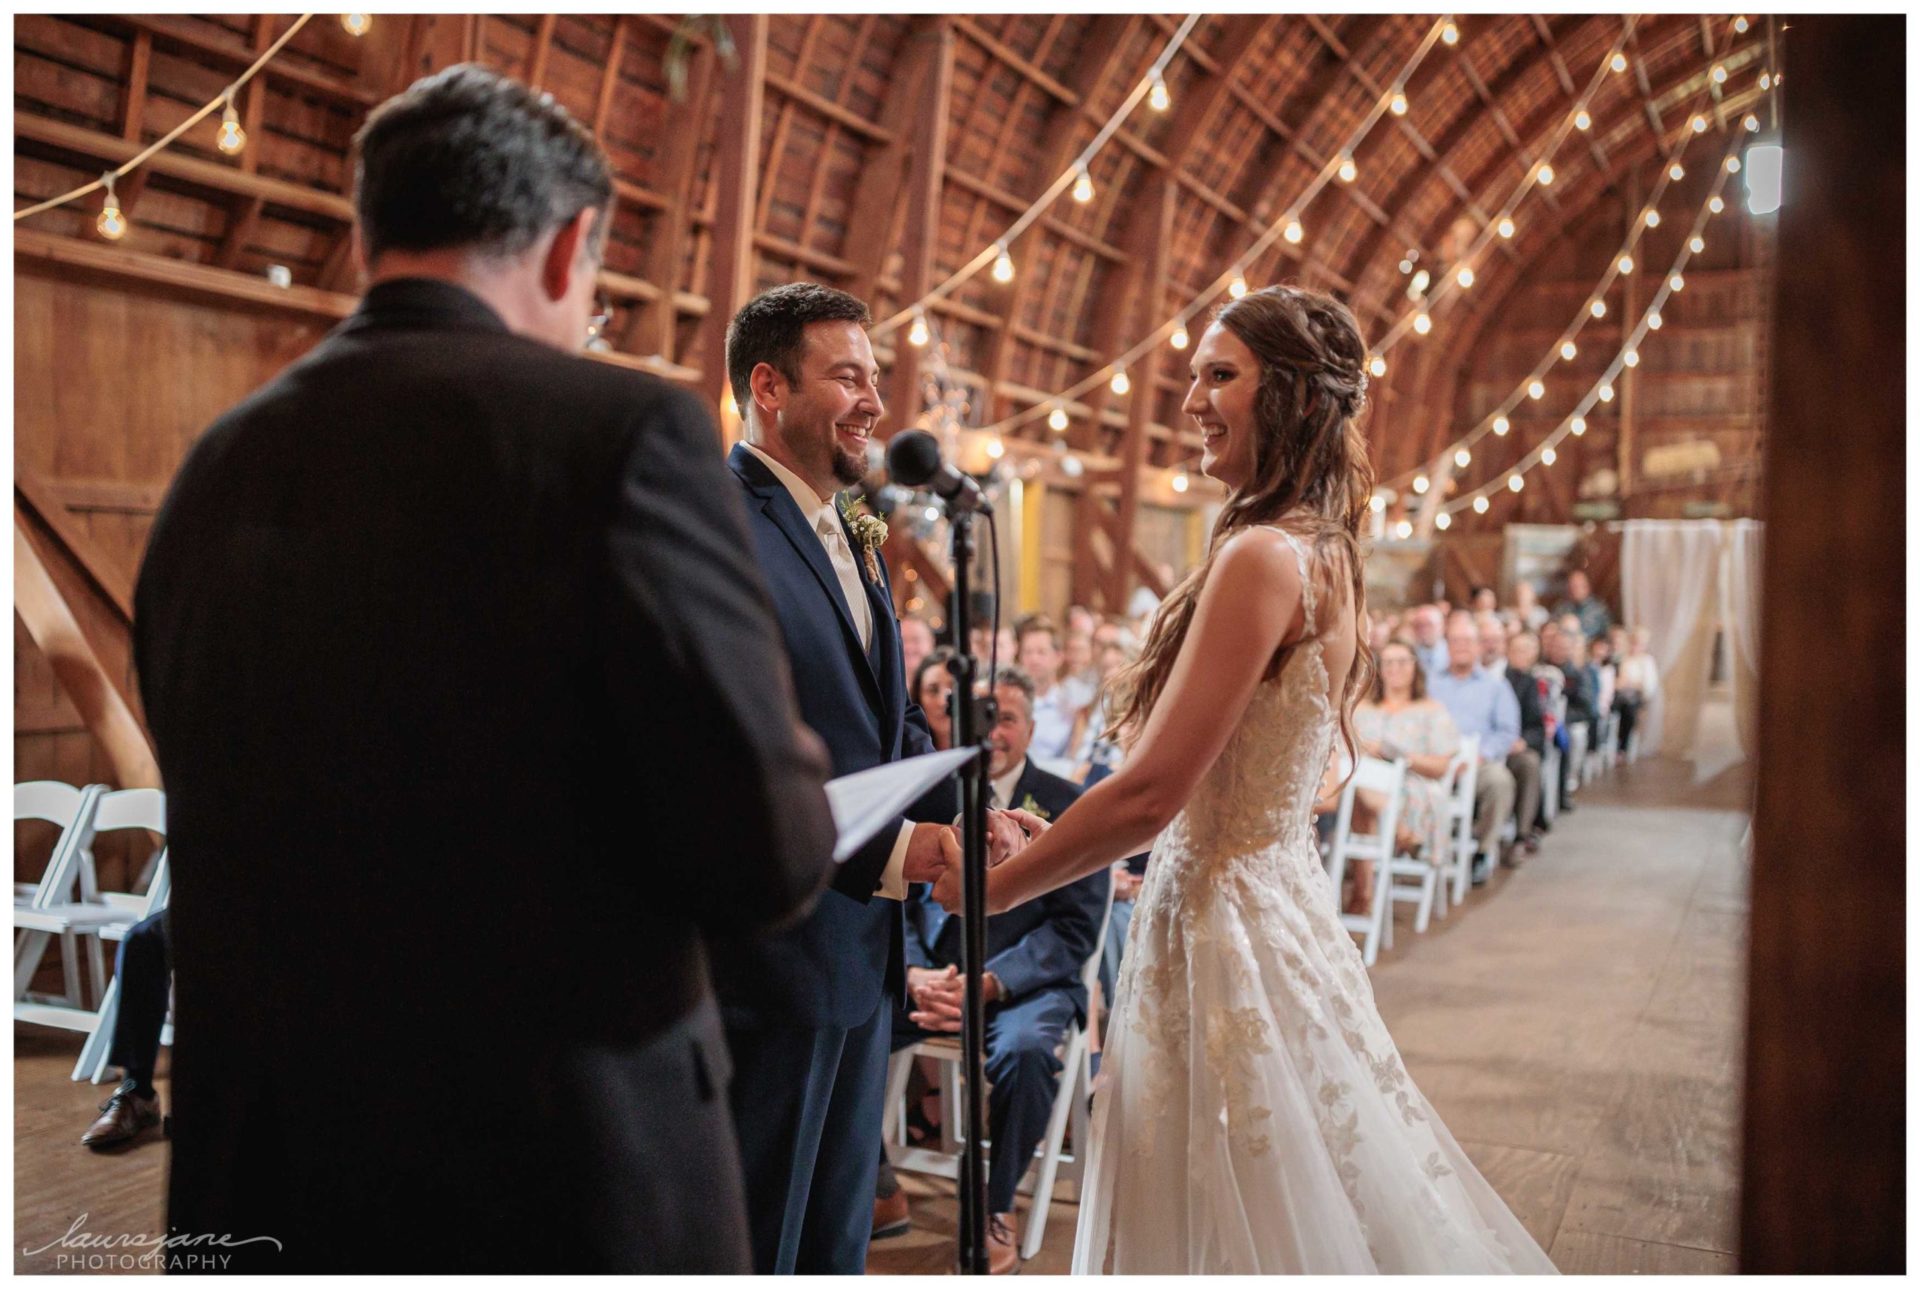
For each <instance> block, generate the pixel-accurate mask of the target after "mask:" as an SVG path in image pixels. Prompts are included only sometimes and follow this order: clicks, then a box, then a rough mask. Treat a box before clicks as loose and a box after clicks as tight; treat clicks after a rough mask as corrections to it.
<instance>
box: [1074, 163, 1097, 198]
mask: <svg viewBox="0 0 1920 1289" xmlns="http://www.w3.org/2000/svg"><path fill="white" fill-rule="evenodd" d="M1073 199H1074V200H1075V201H1077V202H1079V203H1080V204H1081V205H1082V206H1084V205H1086V204H1087V203H1088V202H1090V201H1092V200H1093V176H1092V175H1091V174H1088V173H1087V168H1086V167H1085V166H1081V167H1080V173H1079V175H1078V176H1076V177H1075V179H1074V181H1073Z"/></svg>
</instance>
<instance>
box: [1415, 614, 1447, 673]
mask: <svg viewBox="0 0 1920 1289" xmlns="http://www.w3.org/2000/svg"><path fill="white" fill-rule="evenodd" d="M1446 622H1447V620H1446V618H1445V617H1443V616H1442V615H1441V613H1440V606H1439V605H1437V604H1422V605H1419V606H1417V607H1415V608H1413V609H1411V610H1409V611H1408V613H1407V625H1408V626H1409V627H1410V628H1411V629H1412V631H1413V651H1414V657H1415V658H1417V659H1418V660H1419V662H1420V670H1421V671H1424V672H1425V673H1426V674H1427V679H1429V680H1431V679H1433V677H1434V675H1435V673H1437V672H1442V671H1445V670H1446V669H1447V639H1446Z"/></svg>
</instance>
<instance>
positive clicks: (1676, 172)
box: [1667, 161, 1687, 183]
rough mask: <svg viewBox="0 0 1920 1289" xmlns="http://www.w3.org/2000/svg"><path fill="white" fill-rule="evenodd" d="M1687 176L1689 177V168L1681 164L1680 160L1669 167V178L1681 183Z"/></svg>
mask: <svg viewBox="0 0 1920 1289" xmlns="http://www.w3.org/2000/svg"><path fill="white" fill-rule="evenodd" d="M1686 177H1687V168H1686V167H1685V166H1683V165H1681V164H1680V163H1679V162H1678V161H1676V162H1674V163H1673V164H1672V165H1670V166H1668V167H1667V178H1669V179H1671V180H1673V181H1674V182H1675V183H1679V182H1680V181H1681V180H1682V179H1685V178H1686Z"/></svg>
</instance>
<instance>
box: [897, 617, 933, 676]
mask: <svg viewBox="0 0 1920 1289" xmlns="http://www.w3.org/2000/svg"><path fill="white" fill-rule="evenodd" d="M932 652H933V628H932V627H930V626H928V625H927V624H926V623H925V622H923V621H921V620H920V619H919V618H901V619H900V662H901V665H902V668H903V670H905V672H906V674H907V675H909V676H911V675H912V674H913V673H914V672H915V671H916V670H917V669H918V668H919V666H920V660H921V659H922V658H925V657H926V656H927V655H928V654H930V653H932Z"/></svg>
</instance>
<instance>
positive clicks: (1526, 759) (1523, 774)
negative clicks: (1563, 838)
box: [1477, 613, 1547, 859]
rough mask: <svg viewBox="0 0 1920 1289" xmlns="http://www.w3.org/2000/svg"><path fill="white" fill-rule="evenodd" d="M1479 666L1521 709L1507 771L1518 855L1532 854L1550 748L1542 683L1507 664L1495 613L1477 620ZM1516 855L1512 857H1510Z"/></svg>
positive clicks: (1501, 629)
mask: <svg viewBox="0 0 1920 1289" xmlns="http://www.w3.org/2000/svg"><path fill="white" fill-rule="evenodd" d="M1477 625H1478V627H1479V631H1480V665H1481V667H1483V668H1484V669H1485V670H1487V671H1488V672H1490V673H1491V674H1493V675H1495V676H1498V677H1500V678H1501V679H1502V680H1505V681H1506V682H1507V684H1509V685H1510V686H1512V687H1513V697H1514V701H1515V703H1516V704H1517V705H1518V706H1519V709H1520V738H1519V740H1518V741H1517V742H1515V743H1514V745H1513V748H1512V750H1511V751H1509V752H1508V753H1507V770H1508V772H1509V773H1511V774H1512V775H1513V787H1514V807H1513V819H1514V829H1515V832H1516V833H1517V834H1518V837H1519V845H1518V846H1517V847H1516V850H1515V854H1527V855H1531V854H1534V853H1535V852H1537V851H1538V850H1539V849H1540V839H1539V833H1538V831H1537V830H1536V828H1535V822H1536V820H1537V819H1538V818H1539V815H1540V758H1541V757H1542V756H1544V755H1545V754H1546V750H1547V725H1546V721H1545V720H1543V719H1542V717H1541V714H1540V686H1539V683H1538V682H1537V681H1535V680H1534V678H1533V673H1532V671H1530V670H1528V669H1527V668H1517V669H1516V668H1513V667H1509V666H1508V665H1507V660H1508V653H1509V650H1510V648H1511V646H1510V645H1509V643H1508V641H1507V631H1506V628H1505V627H1503V626H1501V625H1500V620H1499V619H1498V618H1496V617H1494V616H1493V615H1492V614H1490V613H1489V614H1486V615H1484V616H1482V617H1481V618H1480V619H1479V621H1478V624H1477ZM1509 858H1510V859H1511V858H1513V856H1511V855H1510V856H1509Z"/></svg>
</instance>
